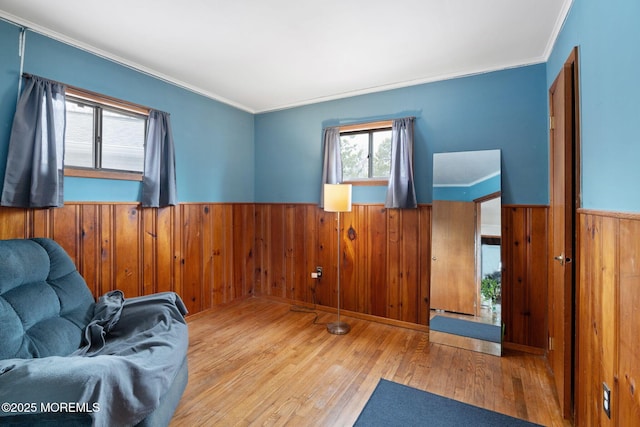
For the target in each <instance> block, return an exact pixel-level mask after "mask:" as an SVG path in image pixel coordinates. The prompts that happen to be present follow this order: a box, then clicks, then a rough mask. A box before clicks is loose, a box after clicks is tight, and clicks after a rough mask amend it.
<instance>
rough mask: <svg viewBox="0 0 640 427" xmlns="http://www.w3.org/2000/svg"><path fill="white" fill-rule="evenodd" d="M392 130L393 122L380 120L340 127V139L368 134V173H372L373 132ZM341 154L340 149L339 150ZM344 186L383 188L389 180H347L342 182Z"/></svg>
mask: <svg viewBox="0 0 640 427" xmlns="http://www.w3.org/2000/svg"><path fill="white" fill-rule="evenodd" d="M392 128H393V120H382V121H376V122H366V123H358V124H354V125H345V126H340V127H339V128H338V129H339V132H340V138H342V135H343V134H344V135H348V134H358V133H368V134H369V173H371V172H372V168H373V159H372V157H371V156H372V152H371V150H372V146H373V132H375V131H380V130H391V129H392ZM340 153H341V154H342V147H341V148H340ZM342 182H343V183H344V184H351V185H360V186H367V185H370V186H384V185H388V184H389V178H388V177H387V178H381V177H369V178H359V179H348V180H343V181H342Z"/></svg>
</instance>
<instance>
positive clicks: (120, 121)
mask: <svg viewBox="0 0 640 427" xmlns="http://www.w3.org/2000/svg"><path fill="white" fill-rule="evenodd" d="M66 108H67V114H66V120H67V124H66V132H65V160H64V165H65V175H70V176H85V177H99V178H112V179H132V180H141V179H142V172H143V171H144V143H145V139H146V130H147V117H148V114H149V112H148V110H145V109H141V108H138V107H136V106H129V105H128V104H125V103H121V102H116V101H114V100H111V99H108V98H101V97H100V96H96V95H94V94H91V95H87V94H84V93H82V92H80V91H77V90H74V89H67V96H66Z"/></svg>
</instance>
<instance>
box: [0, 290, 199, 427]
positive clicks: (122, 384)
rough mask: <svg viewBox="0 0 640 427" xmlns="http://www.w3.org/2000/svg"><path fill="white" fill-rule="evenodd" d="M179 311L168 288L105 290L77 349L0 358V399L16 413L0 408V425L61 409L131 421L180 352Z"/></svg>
mask: <svg viewBox="0 0 640 427" xmlns="http://www.w3.org/2000/svg"><path fill="white" fill-rule="evenodd" d="M184 314H186V309H185V307H184V304H183V302H182V300H180V297H179V296H178V295H177V294H175V293H173V292H165V293H159V294H155V295H150V296H144V297H138V298H131V299H127V300H125V299H124V298H123V295H122V293H121V292H119V291H114V292H110V293H109V294H106V295H105V296H103V297H101V298H100V300H99V301H98V303H96V305H95V309H94V318H93V320H92V322H91V323H90V324H89V326H88V327H87V328H86V330H85V345H84V347H82V348H81V349H79V350H78V351H76V352H75V353H73V354H72V355H70V356H66V357H58V356H54V357H44V358H40V359H7V360H2V361H0V402H8V403H15V404H16V405H14V407H13V408H12V409H16V410H18V409H20V410H21V411H13V413H12V412H11V411H10V412H6V411H4V410H3V411H0V424H2V416H8V415H17V414H25V413H33V412H50V411H53V412H58V411H62V410H63V409H65V408H66V409H67V410H68V411H69V412H76V411H78V412H89V413H90V414H91V416H92V418H93V424H94V425H95V426H97V427H102V426H130V425H135V424H137V423H138V422H140V421H141V420H142V419H144V418H145V417H146V416H147V415H148V414H149V413H151V412H152V411H153V410H154V409H156V407H157V406H158V404H159V401H160V398H161V397H162V396H163V395H164V394H165V393H166V391H167V390H168V388H169V386H170V385H171V383H172V382H173V380H174V378H175V376H176V374H177V372H178V370H179V368H180V367H181V365H182V363H183V361H184V359H185V357H186V354H187V347H188V344H189V342H188V332H187V325H186V322H185V320H184ZM51 333H55V331H52V332H51ZM26 405H29V406H26ZM61 405H62V406H61ZM7 408H10V407H7Z"/></svg>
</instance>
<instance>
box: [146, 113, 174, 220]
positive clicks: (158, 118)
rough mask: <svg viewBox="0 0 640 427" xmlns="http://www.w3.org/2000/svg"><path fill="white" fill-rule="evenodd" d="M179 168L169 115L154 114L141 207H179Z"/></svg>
mask: <svg viewBox="0 0 640 427" xmlns="http://www.w3.org/2000/svg"><path fill="white" fill-rule="evenodd" d="M177 199H178V198H177V194H176V165H175V154H174V149H173V134H172V133H171V121H170V119H169V114H168V113H165V112H162V111H155V110H151V112H150V113H149V123H148V130H147V141H146V146H145V156H144V175H143V179H142V206H144V207H156V208H157V207H165V206H170V205H176V204H177Z"/></svg>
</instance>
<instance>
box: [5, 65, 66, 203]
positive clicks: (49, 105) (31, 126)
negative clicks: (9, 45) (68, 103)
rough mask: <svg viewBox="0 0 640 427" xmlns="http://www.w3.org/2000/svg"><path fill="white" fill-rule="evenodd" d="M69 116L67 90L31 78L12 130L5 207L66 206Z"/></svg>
mask: <svg viewBox="0 0 640 427" xmlns="http://www.w3.org/2000/svg"><path fill="white" fill-rule="evenodd" d="M65 114H66V111H65V86H64V85H62V84H60V83H58V82H53V81H50V80H46V79H43V78H41V77H36V76H30V77H29V78H28V79H27V81H26V84H25V86H24V90H23V91H22V94H21V95H20V98H19V99H18V103H17V106H16V113H15V116H14V118H13V125H12V127H11V136H10V138H9V150H8V153H7V168H6V171H5V176H4V185H3V187H2V199H1V202H0V203H1V204H2V205H3V206H13V207H22V208H29V207H31V208H45V207H59V206H63V204H64V194H63V183H64V134H65V125H66V119H65Z"/></svg>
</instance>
